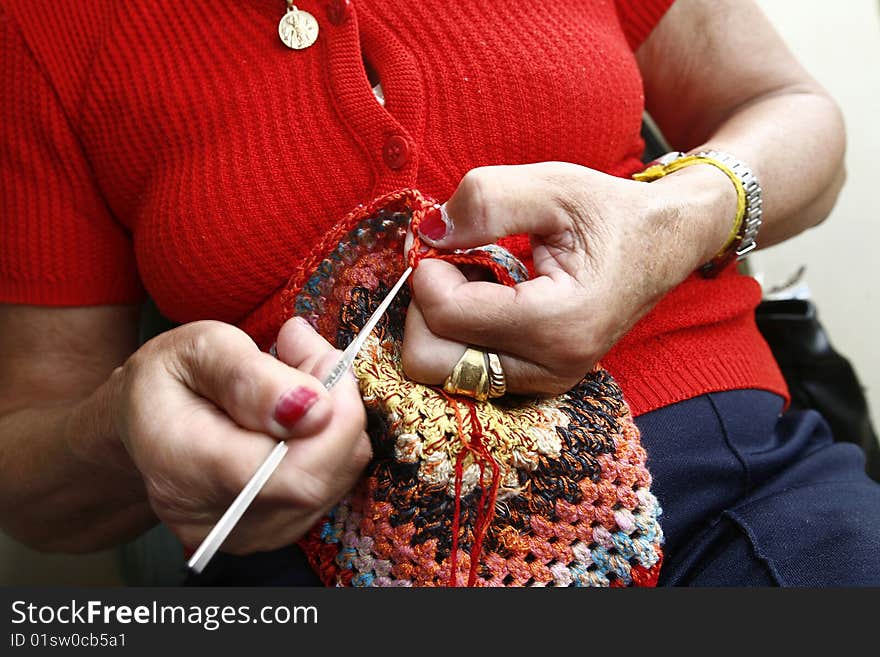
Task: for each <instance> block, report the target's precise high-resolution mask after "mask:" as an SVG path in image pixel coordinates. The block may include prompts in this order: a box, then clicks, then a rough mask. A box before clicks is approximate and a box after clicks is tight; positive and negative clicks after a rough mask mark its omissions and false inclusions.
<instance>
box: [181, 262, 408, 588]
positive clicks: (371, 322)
mask: <svg viewBox="0 0 880 657" xmlns="http://www.w3.org/2000/svg"><path fill="white" fill-rule="evenodd" d="M410 274H412V267H408V268H407V270H406V271H405V272H403V274H402V275H401V277H400V278H399V279H398V281H397V283H395V284H394V287H392V288H391V291H390V292H388V294H387V296H386V297H385V298H384V299H383V300H382V303H380V304H379V307H378V308H376V311H375V312H374V313H373V314H372V315H371V316H370V319H368V320H367V323H366V324H364V327H363V328H362V329H361V330H360V332H359V333H358V334H357V337H355V339H354V340H352V341H351V344H349V345H348V347H346V348H345V351H343V352H342V356H341V357H340V358H339V361H338V362H337V363H336V365H335V366H334V367H333V369H332V370H330V373H329V374H328V375H327V376H326V377H324V380H323V382H322V383H323V384H324V388H325V389H327V390H330V389H331V388H332V387H333V386H335V385H336V384H337V383H339V381H340V380H341V379H342V377H343V376H344V375H345V373H346V372H347V371H348V370H349V368H350V367H351V366H352V364H353V363H354V359H355V357H356V356H357V355H358V352H359V351H360V350H361V347H363V346H364V342H366V341H367V338H368V337H369V335H370V333H372V331H373V329H374V328H375V327H376V324H378V323H379V320H380V319H382V316H383V315H384V314H385V313H386V312H387V311H388V307H389V306H390V305H391V302H392V301H394V297H395V296H397V293H398V292H399V291H400V288H401V287H403V284H404V283H405V282H406V280H407V279H408V278H409V275H410ZM286 453H287V443H286V442H284V441H282V442H280V443H278V444H277V445H276V446H275V448H274V449H273V450H272V452H271V453H270V454H269V456H267V457H266V460H265V461H263V464H262V465H261V466H260V467H259V468H257V471H256V472H255V473H254V476H253V477H251V479H250V481H248V483H247V484H246V485H245V487H244V489H242V491H241V492H240V493H239V494H238V497H236V498H235V500H234V501H233V502H232V504H231V505H230V506H229V508H228V509H226V513H224V514H223V516H222V517H221V518H220V520H218V521H217V524H216V525H214V528H213V529H212V530H211V531H210V533H209V534H208V535H207V536H206V537H205V540H203V541H202V544H201V545H199V548H198V549H197V550H196V551H195V552H194V553H193V555H192V557H191V558H190V560H189V561H188V562H187V566H189V568H190V569H191V570H193V571H194V572H196V573H201V572H202V571H203V570H204V569H205V566H207V565H208V562H210V561H211V559H212V558H213V557H214V555H215V554H216V553H217V550H219V549H220V546H221V545H223V541H225V540H226V537H227V536H229V533H230V532H231V531H232V529H233V528H234V527H235V525H237V524H238V521H239V520H241V517H242V516H243V515H244V512H245V511H247V509H248V507H249V506H250V505H251V502H253V501H254V498H256V496H257V495H258V494H259V492H260V491H261V490H262V489H263V486H265V485H266V482H267V481H269V477H271V476H272V473H273V472H275V469H276V468H277V467H278V465H279V464H280V463H281V460H282V459H283V458H284V455H285V454H286Z"/></svg>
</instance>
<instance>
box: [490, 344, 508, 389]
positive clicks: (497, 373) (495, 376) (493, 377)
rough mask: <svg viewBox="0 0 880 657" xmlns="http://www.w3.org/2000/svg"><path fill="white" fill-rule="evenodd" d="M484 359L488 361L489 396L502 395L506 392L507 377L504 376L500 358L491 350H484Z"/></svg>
mask: <svg viewBox="0 0 880 657" xmlns="http://www.w3.org/2000/svg"><path fill="white" fill-rule="evenodd" d="M486 359H487V360H488V362H489V398H490V399H495V398H496V397H503V396H504V393H506V392H507V377H505V376H504V368H503V367H501V359H500V358H499V357H498V354H496V353H493V352H491V351H487V352H486Z"/></svg>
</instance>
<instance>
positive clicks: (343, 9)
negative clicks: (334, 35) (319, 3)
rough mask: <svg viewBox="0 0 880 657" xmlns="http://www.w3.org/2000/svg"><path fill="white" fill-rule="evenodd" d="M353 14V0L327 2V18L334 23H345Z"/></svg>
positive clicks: (331, 0)
mask: <svg viewBox="0 0 880 657" xmlns="http://www.w3.org/2000/svg"><path fill="white" fill-rule="evenodd" d="M350 16H351V0H330V2H328V3H327V20H329V21H330V22H331V23H333V25H337V26H338V25H343V24H344V23H345V22H346V21H347V20H348V19H349V17H350Z"/></svg>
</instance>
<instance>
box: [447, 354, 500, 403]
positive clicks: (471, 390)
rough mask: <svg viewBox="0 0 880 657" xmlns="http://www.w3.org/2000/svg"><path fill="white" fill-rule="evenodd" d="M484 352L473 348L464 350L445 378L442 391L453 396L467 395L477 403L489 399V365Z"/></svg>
mask: <svg viewBox="0 0 880 657" xmlns="http://www.w3.org/2000/svg"><path fill="white" fill-rule="evenodd" d="M488 360H489V359H488V358H487V356H486V354H485V352H482V351H480V350H479V349H474V348H473V347H468V348H467V349H465V350H464V353H463V354H462V356H461V358H459V359H458V362H457V363H456V364H455V367H453V368H452V373H451V374H450V375H449V376H448V377H446V381H445V382H444V383H443V389H444V390H445V391H446V392H448V393H451V394H453V395H467V396H468V397H473V398H474V399H476V400H477V401H486V400H487V399H488V398H489V365H488Z"/></svg>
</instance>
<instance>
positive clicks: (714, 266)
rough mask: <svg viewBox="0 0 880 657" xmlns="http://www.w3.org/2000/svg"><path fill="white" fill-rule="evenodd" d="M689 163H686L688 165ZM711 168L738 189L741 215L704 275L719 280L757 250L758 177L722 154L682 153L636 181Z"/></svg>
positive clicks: (650, 166) (661, 160)
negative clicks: (693, 167)
mask: <svg viewBox="0 0 880 657" xmlns="http://www.w3.org/2000/svg"><path fill="white" fill-rule="evenodd" d="M685 160H686V161H685ZM701 163H704V164H711V165H713V166H715V167H717V168H718V169H721V170H722V171H723V172H724V173H725V174H727V176H728V178H730V179H731V181H732V182H733V183H734V185H735V186H736V188H737V197H738V201H739V203H738V212H737V216H736V219H735V223H734V226H733V229H732V230H731V235H730V237H729V238H728V240H727V242H726V243H725V245H724V247H722V249H721V251H719V252H718V254H717V255H716V256H715V257H714V258H712V260H710V261H709V262H707V263H706V264H705V265H703V266H702V267H700V272H701V273H702V274H703V275H704V276H707V277H711V276H715V275H716V274H717V273H718V272H719V271H721V270H722V269H723V268H724V267H725V266H726V265H727V264H728V263H729V262H730V261H731V260H732V259H734V258H736V259H737V260H742V259H743V258H745V257H746V255H748V254H749V253H750V252H752V251H754V250H755V248H756V247H757V237H758V231H759V230H760V229H761V217H762V210H761V184H760V183H759V182H758V178H757V176H755V174H754V173H753V172H752V170H751V169H750V168H749V167H748V166H747V165H746V164H745V163H744V162H742V161H740V160H738V159H737V158H735V157H734V156H733V155H731V154H730V153H724V152H722V151H700V152H699V153H695V154H693V155H687V154H686V153H682V152H680V151H675V152H672V153H667V154H666V155H664V156H662V157H660V158H658V159H656V160H654V161H653V162H651V163H650V164H648V166H647V167H646V168H645V170H644V171H641V172H640V173H637V174H636V175H635V176H633V177H634V178H635V179H636V180H641V181H644V182H650V181H652V180H657V179H658V178H662V177H664V176H665V175H667V174H669V173H673V172H675V171H677V170H678V169H680V168H683V166H688V165H691V164H701Z"/></svg>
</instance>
